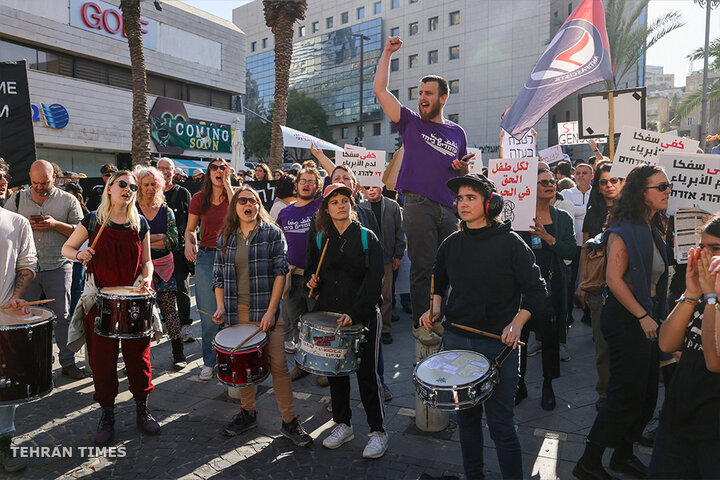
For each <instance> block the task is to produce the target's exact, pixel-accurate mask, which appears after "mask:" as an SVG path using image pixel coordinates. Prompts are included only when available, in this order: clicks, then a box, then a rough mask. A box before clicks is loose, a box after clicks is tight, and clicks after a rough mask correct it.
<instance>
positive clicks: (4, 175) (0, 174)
mask: <svg viewBox="0 0 720 480" xmlns="http://www.w3.org/2000/svg"><path fill="white" fill-rule="evenodd" d="M0 180H5V181H6V182H10V181H11V180H12V177H11V176H10V174H9V173H3V172H0Z"/></svg>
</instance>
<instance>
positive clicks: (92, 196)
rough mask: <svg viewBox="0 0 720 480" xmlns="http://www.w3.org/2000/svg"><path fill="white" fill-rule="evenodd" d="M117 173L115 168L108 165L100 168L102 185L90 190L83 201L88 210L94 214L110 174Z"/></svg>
mask: <svg viewBox="0 0 720 480" xmlns="http://www.w3.org/2000/svg"><path fill="white" fill-rule="evenodd" d="M117 171H118V169H117V167H115V165H111V164H109V163H107V164H105V165H103V166H102V167H100V177H101V178H102V181H103V183H102V185H95V186H94V187H93V188H92V190H90V193H89V194H88V196H87V198H86V199H85V205H86V206H87V208H88V210H90V211H91V212H94V211H95V210H97V208H98V207H99V206H100V200H101V199H102V193H103V190H104V189H105V184H106V183H107V181H108V178H110V177H111V176H112V174H113V173H115V172H117Z"/></svg>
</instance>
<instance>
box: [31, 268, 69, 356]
mask: <svg viewBox="0 0 720 480" xmlns="http://www.w3.org/2000/svg"><path fill="white" fill-rule="evenodd" d="M72 276H73V266H72V263H71V262H67V263H65V264H64V265H63V266H61V267H59V268H56V269H54V270H45V271H42V272H37V275H35V278H33V281H32V283H31V284H30V289H29V290H28V292H27V295H26V298H27V300H30V301H33V300H40V298H41V297H42V296H43V294H44V295H45V298H54V299H55V300H54V301H52V302H50V303H47V304H45V306H46V307H47V308H49V309H50V310H52V311H53V312H54V313H55V325H54V330H55V343H57V346H58V349H59V350H60V354H59V355H58V357H59V360H60V365H61V366H62V367H63V368H65V367H70V366H72V365H75V354H74V353H73V351H72V350H70V349H69V348H68V347H67V339H68V327H70V288H71V286H72Z"/></svg>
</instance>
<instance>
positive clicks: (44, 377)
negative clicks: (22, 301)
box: [0, 307, 55, 405]
mask: <svg viewBox="0 0 720 480" xmlns="http://www.w3.org/2000/svg"><path fill="white" fill-rule="evenodd" d="M54 319H55V314H54V313H53V312H52V311H50V310H46V309H44V308H34V307H30V313H29V314H25V313H22V312H20V311H15V310H0V405H14V404H17V403H23V402H29V401H31V400H35V399H37V398H40V397H42V396H43V395H47V394H48V393H50V391H51V390H52V389H53V378H52V363H53V357H52V337H53V320H54Z"/></svg>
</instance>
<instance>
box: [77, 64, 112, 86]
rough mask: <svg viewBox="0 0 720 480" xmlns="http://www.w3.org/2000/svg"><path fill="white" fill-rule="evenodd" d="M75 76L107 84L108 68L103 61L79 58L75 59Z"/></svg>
mask: <svg viewBox="0 0 720 480" xmlns="http://www.w3.org/2000/svg"><path fill="white" fill-rule="evenodd" d="M75 77H76V78H80V79H83V80H88V81H90V82H95V83H104V84H107V83H108V78H107V77H108V68H107V66H105V65H103V64H101V63H97V62H93V61H92V60H87V59H85V58H78V59H76V60H75Z"/></svg>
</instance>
